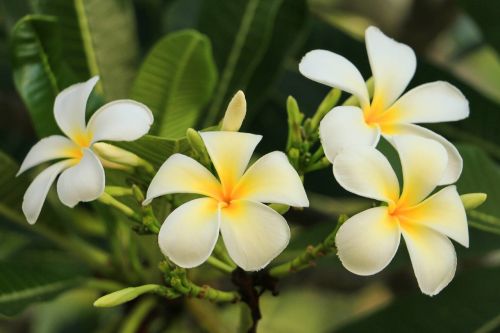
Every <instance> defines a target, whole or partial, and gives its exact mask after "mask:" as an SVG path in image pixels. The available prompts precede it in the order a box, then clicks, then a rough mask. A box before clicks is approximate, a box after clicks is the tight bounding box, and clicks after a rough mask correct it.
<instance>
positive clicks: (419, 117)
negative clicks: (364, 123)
mask: <svg viewBox="0 0 500 333" xmlns="http://www.w3.org/2000/svg"><path fill="white" fill-rule="evenodd" d="M388 112H393V113H394V114H396V119H397V120H398V121H400V122H403V123H439V122H443V121H456V120H460V119H464V118H467V117H468V116H469V102H468V101H467V99H466V98H465V96H464V95H463V94H462V93H461V92H460V90H458V89H457V88H456V87H454V86H452V85H451V84H449V83H448V82H443V81H436V82H431V83H426V84H423V85H420V86H418V87H415V88H413V89H412V90H410V91H408V92H407V93H406V94H404V95H403V96H401V98H400V99H398V100H397V101H396V103H394V105H393V106H391V108H390V109H389V110H388Z"/></svg>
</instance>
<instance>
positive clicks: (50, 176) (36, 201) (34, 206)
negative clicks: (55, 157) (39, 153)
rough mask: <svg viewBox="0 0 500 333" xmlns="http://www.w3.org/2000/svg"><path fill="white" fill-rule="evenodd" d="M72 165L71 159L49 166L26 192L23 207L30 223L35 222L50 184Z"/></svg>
mask: <svg viewBox="0 0 500 333" xmlns="http://www.w3.org/2000/svg"><path fill="white" fill-rule="evenodd" d="M70 165H71V162H70V161H69V160H65V161H61V162H58V163H55V164H53V165H51V166H49V167H48V168H47V169H45V170H43V171H42V172H40V174H39V175H38V176H36V177H35V179H34V180H33V182H31V184H30V186H29V187H28V189H27V190H26V192H25V193H24V197H23V204H22V209H23V213H24V216H26V220H27V221H28V223H29V224H35V222H36V220H37V219H38V216H39V215H40V212H41V211H42V206H43V203H44V202H45V198H46V197H47V193H49V189H50V186H51V185H52V183H53V182H54V180H55V179H56V177H57V175H59V174H60V173H61V172H62V171H63V170H64V169H66V168H68V167H69V166H70Z"/></svg>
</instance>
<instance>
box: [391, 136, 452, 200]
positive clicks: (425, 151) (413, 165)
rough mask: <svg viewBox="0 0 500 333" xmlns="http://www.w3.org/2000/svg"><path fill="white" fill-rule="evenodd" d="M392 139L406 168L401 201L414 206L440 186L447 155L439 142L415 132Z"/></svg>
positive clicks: (403, 167) (403, 166) (404, 168)
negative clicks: (414, 133) (417, 134)
mask: <svg viewBox="0 0 500 333" xmlns="http://www.w3.org/2000/svg"><path fill="white" fill-rule="evenodd" d="M391 140H392V143H393V144H394V147H395V148H396V150H397V151H398V154H399V159H400V160H401V167H402V169H403V191H402V193H401V198H400V201H399V203H400V205H403V206H404V207H411V206H414V205H416V204H418V203H420V202H421V201H422V200H424V199H425V198H426V197H427V196H428V195H429V194H430V193H431V192H432V191H433V190H434V189H435V188H436V187H437V186H438V184H439V181H440V180H441V179H442V178H443V175H444V172H445V170H446V166H447V164H448V154H447V153H446V150H445V149H444V148H443V146H442V145H441V144H440V143H439V142H437V141H435V140H431V139H426V138H422V137H419V136H415V135H397V136H393V137H392V138H391Z"/></svg>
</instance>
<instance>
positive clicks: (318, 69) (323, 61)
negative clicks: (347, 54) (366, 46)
mask: <svg viewBox="0 0 500 333" xmlns="http://www.w3.org/2000/svg"><path fill="white" fill-rule="evenodd" d="M299 71H300V73H302V75H304V76H305V77H307V78H308V79H311V80H313V81H316V82H319V83H322V84H326V85H327V86H329V87H332V88H339V89H341V90H343V91H345V92H348V93H350V94H352V95H354V96H356V97H357V98H358V99H359V101H360V103H361V106H362V107H365V106H368V105H369V104H370V102H369V97H368V89H367V88H366V84H365V80H363V76H361V73H360V72H359V70H358V69H357V68H356V66H354V65H353V64H352V63H351V62H350V61H349V60H347V59H346V58H344V57H342V56H341V55H338V54H336V53H333V52H330V51H326V50H313V51H310V52H308V53H307V54H306V55H305V56H304V57H303V58H302V60H301V61H300V64H299Z"/></svg>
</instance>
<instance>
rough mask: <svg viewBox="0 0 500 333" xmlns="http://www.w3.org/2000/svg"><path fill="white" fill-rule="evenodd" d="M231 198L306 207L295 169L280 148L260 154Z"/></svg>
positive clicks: (307, 201)
mask: <svg viewBox="0 0 500 333" xmlns="http://www.w3.org/2000/svg"><path fill="white" fill-rule="evenodd" d="M231 197H232V198H233V199H235V200H237V199H243V200H251V201H258V202H265V203H280V204H284V205H289V206H295V207H307V206H309V200H308V199H307V195H306V191H305V190H304V185H302V182H301V180H300V177H299V175H298V173H297V171H295V169H294V168H293V167H292V165H291V164H290V162H289V161H288V158H287V157H286V155H285V154H283V153H282V152H279V151H275V152H272V153H269V154H267V155H264V156H262V157H261V158H259V159H258V160H257V161H256V162H255V163H254V164H253V165H252V166H251V167H250V168H248V170H247V171H246V172H245V174H244V175H243V177H242V178H241V179H240V181H239V183H238V185H236V187H235V189H234V191H233V194H232V196H231Z"/></svg>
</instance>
